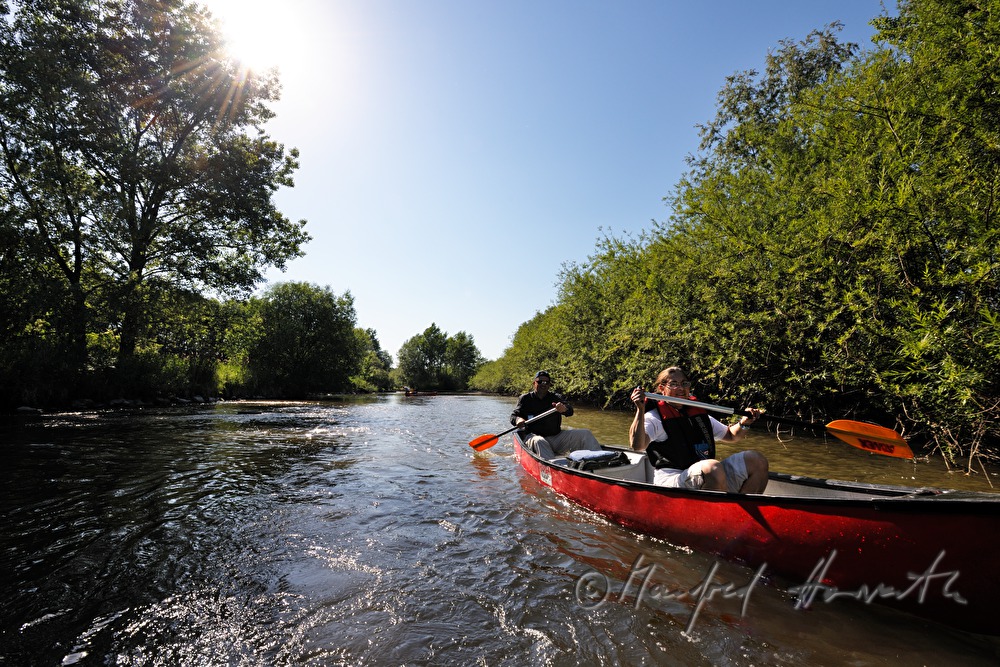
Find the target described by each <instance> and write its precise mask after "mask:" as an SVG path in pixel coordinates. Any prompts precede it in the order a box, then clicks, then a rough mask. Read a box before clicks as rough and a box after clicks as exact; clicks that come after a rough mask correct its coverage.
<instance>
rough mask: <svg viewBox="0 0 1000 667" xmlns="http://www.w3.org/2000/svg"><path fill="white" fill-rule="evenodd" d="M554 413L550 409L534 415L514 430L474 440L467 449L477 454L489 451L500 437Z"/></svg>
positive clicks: (510, 429)
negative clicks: (485, 450) (469, 448)
mask: <svg viewBox="0 0 1000 667" xmlns="http://www.w3.org/2000/svg"><path fill="white" fill-rule="evenodd" d="M554 412H558V410H556V409H555V408H552V409H551V410H546V411H545V412H543V413H542V414H540V415H535V416H534V417H532V418H531V419H526V420H524V421H523V422H521V423H520V424H518V425H517V426H515V427H514V428H509V429H507V430H506V431H504V432H503V433H497V434H496V435H481V436H479V437H478V438H476V439H475V440H473V441H471V442H470V443H469V447H472V448H473V449H474V450H476V451H477V452H481V451H483V450H484V449H489V448H490V447H492V446H493V445H495V444H497V441H499V440H500V436H502V435H507V434H508V433H510V432H512V431H517V430H519V429H522V428H524V427H525V426H527V425H528V424H531V423H532V422H536V421H538V420H539V419H545V418H546V417H548V416H549V415H551V414H553V413H554Z"/></svg>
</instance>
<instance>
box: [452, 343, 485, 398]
mask: <svg viewBox="0 0 1000 667" xmlns="http://www.w3.org/2000/svg"><path fill="white" fill-rule="evenodd" d="M482 364H483V355H482V354H480V353H479V348H478V347H476V341H475V340H474V339H473V337H472V336H470V335H469V334H467V333H466V332H464V331H459V332H458V333H457V334H455V335H454V336H449V337H448V340H447V342H446V343H445V352H444V368H445V376H446V377H447V385H448V386H447V388H448V389H456V390H459V391H464V390H466V389H468V388H469V380H470V379H471V378H472V376H473V375H475V373H476V371H477V370H478V369H479V367H480V366H481V365H482Z"/></svg>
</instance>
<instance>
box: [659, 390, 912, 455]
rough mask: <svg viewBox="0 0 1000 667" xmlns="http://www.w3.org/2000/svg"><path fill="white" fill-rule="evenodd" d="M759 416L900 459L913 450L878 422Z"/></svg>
mask: <svg viewBox="0 0 1000 667" xmlns="http://www.w3.org/2000/svg"><path fill="white" fill-rule="evenodd" d="M646 398H652V399H653V400H656V401H666V402H667V403H676V404H677V405H691V406H694V407H697V408H701V409H703V410H708V411H709V412H721V413H723V414H727V415H732V414H739V415H745V416H747V417H752V416H753V415H751V414H750V413H749V412H745V411H741V410H735V409H733V408H727V407H726V406H724V405H711V404H709V403H702V402H701V401H692V400H689V399H687V398H675V397H673V396H664V395H663V394H651V393H649V392H646ZM759 418H760V419H766V420H767V421H770V422H776V423H779V424H790V425H792V426H802V427H804V428H811V429H814V430H817V431H819V430H825V431H827V432H828V433H830V434H831V435H832V436H834V437H835V438H838V439H840V440H843V441H844V442H846V443H847V444H849V445H851V446H852V447H857V448H858V449H863V450H865V451H866V452H871V453H872V454H881V455H882V456H893V457H896V458H900V459H912V458H913V452H912V451H911V450H910V446H909V445H907V444H906V441H905V440H903V438H902V436H900V435H899V434H898V433H896V432H895V431H893V430H892V429H891V428H886V427H884V426H878V425H877V424H868V423H865V422H856V421H851V420H849V419H837V420H834V421H832V422H830V423H829V424H826V425H823V424H817V423H815V422H806V421H799V420H798V419H789V418H788V417H772V416H771V415H769V414H767V413H764V414H762V415H760V417H759Z"/></svg>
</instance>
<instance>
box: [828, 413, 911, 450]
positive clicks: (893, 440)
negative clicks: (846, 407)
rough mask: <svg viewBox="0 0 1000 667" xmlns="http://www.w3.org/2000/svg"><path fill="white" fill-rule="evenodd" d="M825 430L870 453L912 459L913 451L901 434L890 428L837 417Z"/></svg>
mask: <svg viewBox="0 0 1000 667" xmlns="http://www.w3.org/2000/svg"><path fill="white" fill-rule="evenodd" d="M826 430H827V431H829V432H830V433H832V434H833V435H834V436H836V437H838V438H840V439H841V440H843V441H844V442H846V443H847V444H849V445H851V446H852V447H857V448H858V449H863V450H865V451H866V452H871V453H872V454H881V455H882V456H893V457H896V458H899V459H912V458H913V451H912V450H911V449H910V446H909V445H908V444H906V440H903V438H902V436H900V435H899V434H898V433H896V432H895V431H893V430H892V429H891V428H886V427H884V426H878V425H877V424H868V423H865V422H856V421H850V420H849V419H838V420H836V421H832V422H830V423H829V424H827V425H826Z"/></svg>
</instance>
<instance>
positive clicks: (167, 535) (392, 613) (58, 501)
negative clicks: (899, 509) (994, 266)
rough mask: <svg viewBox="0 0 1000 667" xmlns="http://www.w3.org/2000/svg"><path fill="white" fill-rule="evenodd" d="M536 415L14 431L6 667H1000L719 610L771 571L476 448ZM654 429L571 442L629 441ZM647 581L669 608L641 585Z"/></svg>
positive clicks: (301, 414) (206, 410)
mask: <svg viewBox="0 0 1000 667" xmlns="http://www.w3.org/2000/svg"><path fill="white" fill-rule="evenodd" d="M511 407H512V401H511V400H510V399H498V398H492V397H483V396H434V397H431V396H428V397H413V398H407V399H403V398H402V397H401V396H391V395H390V396H380V397H370V398H364V399H352V400H339V401H317V402H309V403H267V402H261V403H250V402H238V403H227V404H220V405H216V406H212V407H202V408H197V409H195V408H192V409H188V410H160V411H156V410H149V411H142V412H136V413H133V414H109V415H84V414H75V415H62V416H59V417H56V418H48V417H47V418H46V419H45V420H43V422H42V423H40V424H32V425H28V426H26V427H25V428H20V429H17V430H15V431H11V432H5V433H4V434H3V435H4V456H5V459H6V461H7V464H6V465H5V466H4V468H3V470H2V471H0V484H2V490H3V495H2V498H0V508H2V514H0V553H2V556H0V557H2V559H3V570H2V575H3V580H4V582H5V587H4V590H5V595H4V598H3V600H2V601H0V632H2V635H0V639H2V641H0V664H11V665H14V664H18V665H20V664H60V663H61V664H81V665H83V664H117V665H175V664H204V665H231V664H247V665H258V664H259V665H382V664H407V665H418V664H428V665H430V664H435V665H436V664H462V665H465V664H482V665H487V664H488V665H491V666H492V665H525V664H539V665H542V664H544V665H583V664H587V665H589V664H637V665H638V664H649V665H659V664H663V665H749V664H758V665H760V664H768V665H800V664H822V665H841V664H843V665H861V666H864V665H911V664H963V665H980V664H983V665H985V664H996V659H997V653H996V642H994V641H992V640H987V639H984V638H981V637H977V636H972V635H966V634H963V633H960V632H958V631H954V630H949V629H946V628H941V627H938V626H934V625H932V624H929V623H925V622H922V621H919V620H916V619H914V618H912V617H909V616H905V615H903V614H899V613H894V612H892V611H890V610H885V609H881V608H877V607H874V606H872V607H868V606H865V605H861V604H853V605H852V604H846V603H844V604H841V603H840V602H841V601H838V603H836V604H828V605H820V606H817V607H814V608H813V609H811V610H810V611H808V612H804V611H801V610H796V609H795V608H794V600H793V599H792V598H791V597H790V595H789V594H788V593H787V592H786V590H787V585H786V583H785V582H780V581H774V580H770V579H768V578H767V577H765V579H764V580H763V581H761V582H759V584H758V585H756V586H755V587H754V588H753V590H752V594H751V596H750V597H749V601H748V602H747V605H746V608H745V609H744V608H743V606H742V605H743V601H742V600H740V599H735V598H734V599H713V600H711V601H710V602H709V603H706V604H705V605H703V607H701V608H700V609H698V610H697V613H695V612H696V602H695V600H694V598H693V596H692V594H691V593H690V592H691V591H692V590H695V589H696V587H697V586H698V585H699V583H700V582H702V581H703V580H705V579H706V577H707V576H708V575H709V574H710V573H711V576H712V580H713V581H716V582H732V583H733V584H734V585H735V586H742V585H744V584H746V583H747V582H749V581H751V580H752V578H753V575H754V572H753V571H751V570H749V569H748V568H745V567H742V566H740V565H738V564H733V563H725V562H722V563H720V562H717V561H715V560H713V559H712V558H710V557H708V556H705V555H704V554H699V553H695V552H692V551H690V550H688V549H685V548H683V547H681V546H677V545H671V544H668V543H666V542H663V541H661V540H654V539H651V538H649V537H646V536H643V535H640V534H637V533H633V532H631V531H629V530H626V529H624V528H622V527H620V526H617V525H614V524H611V523H608V522H607V521H605V520H604V519H602V518H600V517H598V516H596V515H594V514H593V513H591V512H588V511H585V510H582V509H580V508H579V507H577V506H575V505H572V504H570V503H568V502H567V501H565V500H564V499H562V498H561V497H559V496H558V495H556V494H554V493H552V492H551V491H550V490H549V489H547V488H545V487H542V486H540V485H539V484H537V483H536V482H535V481H534V480H533V479H532V478H530V477H529V476H527V475H525V474H524V473H522V472H521V471H520V468H519V467H518V466H517V464H516V462H515V461H514V460H513V457H512V456H511V448H510V440H509V437H505V438H502V439H501V442H500V443H499V444H498V445H496V446H495V447H493V448H491V449H489V450H486V451H485V452H482V453H476V452H473V451H472V450H471V448H469V447H468V441H469V440H471V439H472V438H474V437H475V436H477V435H481V434H483V433H491V432H493V433H495V432H498V431H502V430H504V429H505V428H506V427H507V423H508V422H507V420H508V417H509V414H510V409H511ZM630 418H631V417H630V415H625V414H623V413H607V412H603V413H602V412H599V411H588V410H585V409H581V410H579V411H578V414H577V416H575V417H574V418H572V419H571V420H567V425H571V426H572V425H575V426H583V427H590V428H592V429H593V430H594V431H595V432H596V433H597V434H598V435H599V437H601V439H602V440H605V441H607V442H616V443H618V444H621V443H622V442H623V441H624V429H627V426H628V422H629V421H630ZM753 437H754V440H753V445H754V446H755V447H758V448H761V449H764V448H769V449H767V454H768V456H769V457H770V458H771V460H772V465H773V466H774V467H775V468H776V469H777V468H778V467H779V465H778V464H780V465H781V467H782V469H784V466H786V465H787V466H790V467H792V468H794V469H793V470H791V471H793V472H799V473H800V474H811V475H819V476H834V473H833V472H829V471H835V472H837V473H842V476H843V477H847V478H855V477H861V478H862V479H865V481H886V480H888V479H893V480H895V481H894V482H893V483H906V482H905V481H903V480H905V478H906V477H908V476H909V477H912V478H913V480H914V483H919V484H922V485H923V484H926V485H936V486H942V484H941V483H940V479H939V481H938V483H937V484H934V483H933V482H930V481H927V479H928V478H929V477H933V476H934V475H937V476H938V477H939V478H940V477H941V475H940V474H939V473H932V472H929V471H928V470H927V468H929V467H930V466H929V464H926V465H924V467H922V465H923V464H921V465H914V464H908V463H905V462H897V461H891V460H890V462H889V463H882V462H878V463H874V462H873V460H872V459H871V458H870V457H869V458H867V459H865V458H862V457H857V456H856V455H855V453H854V451H852V448H850V447H848V446H847V445H843V444H841V445H837V444H835V443H819V444H817V443H813V442H802V443H798V442H797V443H794V444H789V443H785V444H781V443H777V442H772V440H773V439H771V438H768V437H767V436H765V435H763V434H754V436H753ZM858 454H862V453H861V452H858ZM862 456H865V455H863V454H862ZM845 462H846V463H845ZM896 478H898V479H896ZM948 479H950V478H948ZM917 480H919V481H917ZM637 563H638V564H639V565H637ZM637 567H645V568H646V569H645V570H643V572H650V573H651V576H650V580H649V581H650V582H651V583H652V584H655V586H654V588H653V589H652V590H653V591H655V592H656V593H657V595H649V594H648V591H647V594H644V595H637V593H636V591H635V590H631V589H629V582H630V580H634V579H635V577H634V576H633V571H634V570H635V569H636V568H637ZM633 583H634V582H633ZM632 588H633V589H634V586H633V587H632ZM744 611H745V613H743V612H744ZM686 628H688V629H690V632H685V629H686Z"/></svg>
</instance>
